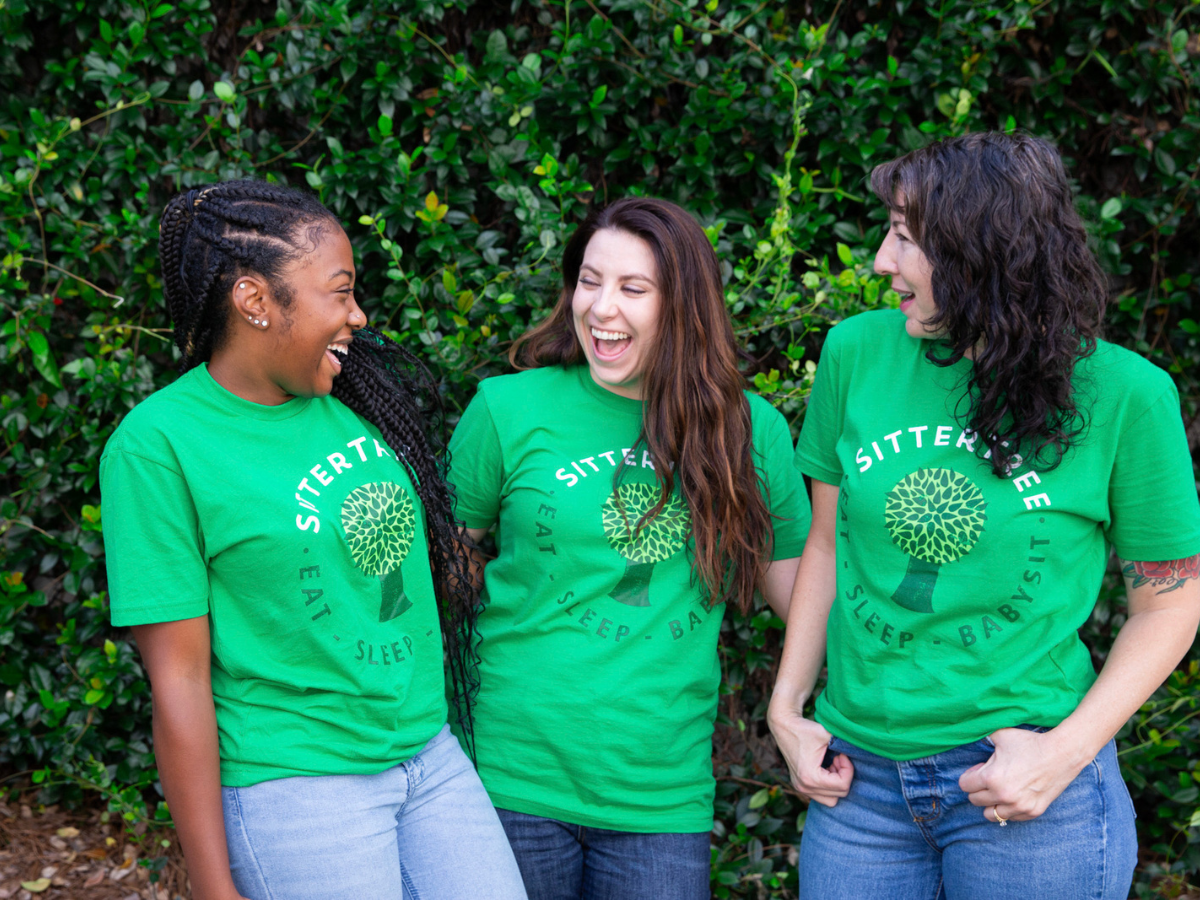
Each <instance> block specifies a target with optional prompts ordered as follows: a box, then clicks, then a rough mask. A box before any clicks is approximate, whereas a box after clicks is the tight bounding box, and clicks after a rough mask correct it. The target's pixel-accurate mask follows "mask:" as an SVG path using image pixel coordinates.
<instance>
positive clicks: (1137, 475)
mask: <svg viewBox="0 0 1200 900" xmlns="http://www.w3.org/2000/svg"><path fill="white" fill-rule="evenodd" d="M1108 503H1109V514H1110V517H1111V518H1110V523H1109V529H1108V534H1107V537H1108V539H1109V541H1110V542H1111V543H1112V544H1113V546H1114V547H1116V550H1117V554H1118V555H1119V556H1120V557H1121V558H1122V559H1128V560H1138V561H1160V560H1174V559H1184V558H1187V557H1189V556H1192V555H1194V554H1196V553H1200V500H1197V496H1196V479H1195V475H1194V474H1193V472H1192V460H1191V455H1190V454H1189V453H1188V444H1187V436H1186V434H1185V433H1184V430H1183V419H1182V417H1181V416H1180V414H1179V394H1178V392H1177V391H1176V390H1175V386H1174V384H1172V385H1170V386H1169V387H1168V389H1167V390H1165V391H1163V392H1161V393H1160V394H1159V396H1158V398H1157V399H1156V400H1155V401H1153V402H1152V403H1150V404H1149V405H1148V406H1147V407H1146V410H1145V412H1143V413H1142V414H1141V415H1139V416H1138V417H1137V418H1136V419H1134V420H1133V421H1131V422H1130V423H1129V424H1127V425H1126V426H1125V428H1124V429H1123V431H1122V432H1121V438H1120V440H1119V442H1118V444H1117V451H1116V456H1115V458H1114V461H1113V470H1112V477H1111V479H1110V480H1109V489H1108Z"/></svg>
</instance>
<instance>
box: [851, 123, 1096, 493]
mask: <svg viewBox="0 0 1200 900" xmlns="http://www.w3.org/2000/svg"><path fill="white" fill-rule="evenodd" d="M871 187H872V189H873V190H874V191H875V194H876V195H877V196H878V197H879V199H881V200H882V201H883V203H884V205H885V206H886V207H887V208H888V209H889V210H891V211H892V212H897V213H900V214H901V215H903V216H904V221H905V224H906V225H907V226H908V230H909V232H910V234H911V235H912V238H913V240H914V241H916V243H917V246H918V247H920V248H921V250H922V252H923V253H924V254H925V257H926V258H927V259H928V260H929V262H930V263H931V264H932V265H933V275H932V287H933V300H934V302H935V303H936V304H937V314H936V315H935V316H934V317H933V318H932V319H931V320H930V321H928V322H926V325H927V326H928V327H930V328H931V329H936V330H941V331H943V332H944V333H945V340H944V342H943V343H942V345H941V346H937V345H935V347H934V348H933V349H931V350H930V351H929V352H928V353H927V354H926V356H927V358H928V359H929V360H930V362H932V363H934V364H935V365H939V366H949V365H953V364H954V363H956V362H958V360H960V359H962V358H963V356H965V355H967V354H968V353H970V354H972V356H973V366H972V369H971V377H970V381H969V382H968V384H967V391H966V394H965V395H964V398H963V399H964V400H965V401H966V404H967V405H969V407H970V410H969V413H968V414H967V415H966V416H965V418H966V419H967V427H969V428H970V430H971V431H973V432H975V434H977V435H979V436H980V438H981V439H982V440H983V442H984V443H985V444H986V445H987V447H988V448H989V449H990V450H991V451H992V457H991V463H992V469H993V471H994V472H995V474H996V475H998V476H1000V477H1004V476H1005V475H1006V474H1007V473H1008V472H1009V469H1010V468H1011V467H1013V465H1014V464H1015V463H1016V462H1017V460H1016V457H1017V456H1018V455H1021V456H1024V457H1025V458H1026V459H1029V461H1030V464H1031V465H1032V466H1034V467H1035V468H1039V469H1041V470H1042V471H1046V470H1047V469H1053V468H1054V467H1055V466H1057V465H1058V464H1059V463H1060V462H1061V461H1062V458H1063V455H1064V454H1065V453H1066V452H1067V449H1068V448H1069V447H1070V446H1071V444H1072V443H1074V441H1075V440H1076V439H1077V438H1078V436H1079V434H1080V433H1081V432H1082V431H1083V430H1084V429H1085V428H1086V424H1087V413H1088V410H1086V409H1084V408H1081V407H1080V405H1079V404H1078V403H1077V402H1076V400H1077V395H1076V391H1075V385H1074V383H1073V379H1074V374H1075V363H1076V362H1077V361H1078V360H1080V359H1082V358H1083V357H1085V356H1088V355H1089V354H1091V353H1094V352H1095V350H1096V339H1097V337H1098V336H1099V333H1100V326H1101V323H1102V322H1103V320H1104V307H1105V304H1106V302H1107V299H1108V284H1107V279H1106V278H1105V276H1104V272H1103V271H1102V270H1101V269H1100V264H1099V263H1098V262H1097V261H1096V257H1095V256H1094V255H1093V254H1092V251H1091V249H1090V248H1089V247H1088V237H1087V231H1086V230H1085V229H1084V227H1083V222H1082V220H1081V219H1080V217H1079V213H1078V212H1076V210H1075V204H1074V202H1073V200H1072V196H1071V186H1070V184H1069V183H1068V181H1067V173H1066V171H1065V170H1064V169H1063V164H1062V159H1061V158H1060V157H1059V155H1058V151H1057V150H1056V149H1055V148H1054V145H1053V144H1050V143H1048V142H1047V141H1044V140H1042V139H1041V138H1036V137H1033V136H1032V135H1027V134H999V133H996V132H981V133H978V134H968V135H963V136H961V137H955V138H947V139H946V140H943V141H939V142H937V143H934V144H930V145H929V146H928V147H924V148H922V149H920V150H914V151H913V152H911V153H909V154H907V155H905V156H902V157H900V158H899V159H894V160H892V161H891V162H889V163H884V164H883V165H881V166H878V167H876V168H875V170H874V171H873V172H872V173H871ZM946 344H948V345H949V353H947V350H946V346H945V345H946Z"/></svg>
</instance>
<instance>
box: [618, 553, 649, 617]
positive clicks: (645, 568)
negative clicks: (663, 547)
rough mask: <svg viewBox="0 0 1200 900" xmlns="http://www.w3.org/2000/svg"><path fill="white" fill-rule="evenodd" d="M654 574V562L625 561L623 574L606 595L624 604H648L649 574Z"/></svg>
mask: <svg viewBox="0 0 1200 900" xmlns="http://www.w3.org/2000/svg"><path fill="white" fill-rule="evenodd" d="M653 574H654V563H652V562H649V563H637V562H633V561H632V560H626V561H625V574H624V575H622V576H621V580H620V581H618V582H617V586H616V587H615V588H613V589H612V590H611V591H609V593H608V596H610V597H612V598H613V599H614V600H616V601H617V602H618V603H624V604H625V605H626V606H649V605H650V576H651V575H653Z"/></svg>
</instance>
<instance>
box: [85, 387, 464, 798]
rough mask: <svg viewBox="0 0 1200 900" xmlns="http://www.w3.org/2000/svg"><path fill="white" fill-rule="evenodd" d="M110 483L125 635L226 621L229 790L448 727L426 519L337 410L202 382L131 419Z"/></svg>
mask: <svg viewBox="0 0 1200 900" xmlns="http://www.w3.org/2000/svg"><path fill="white" fill-rule="evenodd" d="M100 481H101V493H102V496H103V502H104V541H105V551H106V557H107V564H108V578H109V588H110V592H111V595H112V617H113V624H114V625H140V624H146V623H152V622H167V621H174V620H178V619H186V618H193V617H196V616H203V615H206V614H207V615H208V616H209V617H210V618H209V624H210V631H211V636H212V688H213V697H214V700H215V704H216V712H217V728H218V732H219V737H220V752H221V783H222V784H224V785H229V786H234V787H241V786H245V785H250V784H255V783H257V782H260V781H266V780H268V779H271V778H285V777H288V776H292V775H329V774H339V773H344V774H351V773H356V774H362V773H373V772H379V771H382V770H384V769H386V768H388V767H389V766H393V765H396V764H397V763H399V762H403V761H404V760H406V759H408V758H409V757H411V756H412V755H413V754H415V753H416V752H418V751H419V750H420V749H421V747H422V746H423V745H424V744H425V743H426V742H427V741H428V740H429V739H430V738H432V737H433V736H434V735H435V734H436V733H437V731H438V729H439V728H441V726H442V725H443V724H444V723H445V721H446V699H445V693H444V689H443V677H442V642H441V632H440V630H439V629H438V620H437V610H436V606H435V603H434V599H433V581H432V576H431V574H430V570H429V561H428V560H429V555H428V550H427V547H426V541H425V524H424V511H423V508H422V506H421V504H420V500H419V498H418V497H417V494H416V491H415V490H413V487H412V482H411V481H410V480H409V478H408V476H407V474H406V473H405V471H404V468H403V466H402V465H400V464H399V463H398V462H397V461H396V458H395V456H394V454H393V453H392V452H391V449H390V448H389V447H387V445H386V444H384V442H383V440H382V439H381V438H380V435H379V432H378V430H376V429H375V428H374V427H373V426H371V425H370V424H369V423H367V422H366V421H365V420H363V419H361V418H360V417H359V416H357V415H355V414H354V413H353V412H351V411H350V410H349V409H348V408H347V407H345V406H344V405H343V404H342V403H341V402H339V401H337V400H334V399H332V398H330V397H325V398H321V399H315V400H307V399H299V398H298V399H294V400H291V401H289V402H287V403H285V404H283V405H281V406H262V405H259V404H255V403H250V402H247V401H245V400H242V399H241V398H239V397H237V396H235V395H233V394H231V393H229V392H228V391H226V390H225V389H224V388H222V387H221V386H220V385H218V384H217V383H216V382H215V381H213V379H212V377H211V376H210V375H209V374H208V371H207V368H206V367H204V366H201V367H198V368H196V369H193V370H192V371H190V372H188V373H187V374H186V375H184V376H183V377H182V378H180V379H179V380H178V381H176V382H175V383H174V384H172V385H171V386H170V387H167V388H165V389H163V390H161V391H159V392H158V393H156V394H154V395H152V396H151V397H150V398H148V399H147V400H146V401H145V402H143V403H142V404H140V405H139V406H138V407H136V408H135V409H134V410H133V411H132V412H130V413H129V415H128V416H126V417H125V421H124V422H122V423H121V426H120V428H118V429H117V432H116V433H115V434H114V435H113V437H112V439H111V440H110V441H109V443H108V446H107V448H106V449H105V452H104V457H103V459H102V461H101V465H100ZM348 539H349V540H348Z"/></svg>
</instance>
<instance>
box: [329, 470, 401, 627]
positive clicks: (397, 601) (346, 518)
mask: <svg viewBox="0 0 1200 900" xmlns="http://www.w3.org/2000/svg"><path fill="white" fill-rule="evenodd" d="M342 530H343V531H345V533H346V543H347V544H348V545H349V547H350V555H351V556H352V557H353V558H354V564H355V565H356V566H358V567H359V568H360V569H362V571H363V572H364V573H366V574H367V575H374V576H376V577H377V578H378V579H379V621H380V622H388V621H391V620H392V619H394V618H396V617H397V616H400V615H403V614H404V613H406V612H408V610H409V609H411V608H412V601H411V600H409V599H408V595H407V594H405V593H404V575H403V573H402V572H401V570H400V564H401V563H403V562H404V558H405V557H406V556H408V551H409V550H410V549H412V543H413V538H414V537H415V536H416V516H415V514H414V511H413V503H412V500H411V498H409V496H408V492H407V491H405V490H404V488H402V487H400V485H398V484H394V483H393V482H390V481H384V482H377V483H375V484H364V485H363V486H362V487H358V488H355V489H354V490H353V491H351V492H350V495H349V496H348V497H347V498H346V500H345V502H343V503H342Z"/></svg>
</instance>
